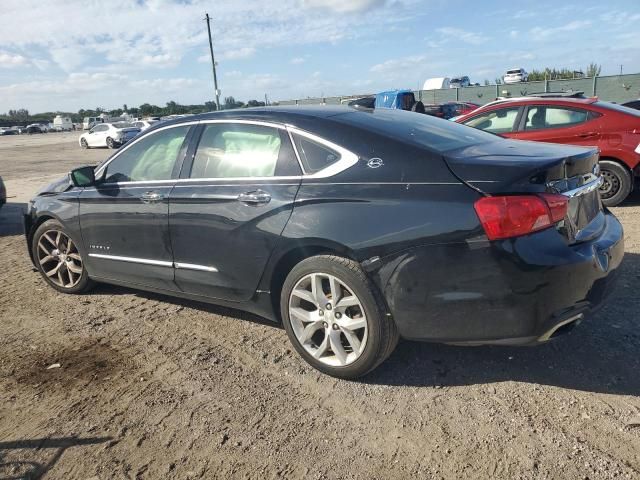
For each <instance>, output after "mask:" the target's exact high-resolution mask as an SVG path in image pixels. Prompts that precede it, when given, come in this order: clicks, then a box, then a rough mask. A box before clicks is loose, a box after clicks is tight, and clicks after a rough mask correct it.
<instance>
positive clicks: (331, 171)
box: [95, 119, 359, 185]
mask: <svg viewBox="0 0 640 480" xmlns="http://www.w3.org/2000/svg"><path fill="white" fill-rule="evenodd" d="M218 123H237V124H242V125H257V126H262V127H271V128H276V129H278V130H285V131H287V133H288V135H289V140H290V141H291V145H292V147H293V151H294V154H295V156H296V159H297V160H298V165H299V166H300V170H301V171H302V175H294V176H273V177H214V178H176V179H167V180H136V181H131V182H116V183H105V184H104V185H136V184H163V183H174V182H175V183H190V182H197V181H203V180H204V181H220V180H222V181H244V180H247V179H251V180H300V179H302V178H311V179H313V178H328V177H332V176H334V175H337V174H338V173H341V172H343V171H345V170H347V169H348V168H350V167H352V166H353V165H355V164H356V163H358V160H359V157H358V155H356V154H355V153H353V152H351V151H350V150H347V149H346V148H344V147H341V146H340V145H337V144H335V143H333V142H331V141H329V140H326V139H324V138H322V137H319V136H318V135H315V134H313V133H309V132H307V131H305V130H301V129H299V128H297V127H294V126H292V125H288V124H280V123H273V122H264V121H260V120H241V119H210V120H196V121H191V122H184V123H178V124H175V125H167V126H165V127H159V128H157V129H155V130H153V131H152V132H149V133H147V134H145V135H143V136H141V137H140V138H137V139H135V140H133V141H131V142H129V143H127V144H126V145H125V146H124V147H121V149H120V150H118V152H117V153H116V154H115V155H114V156H113V157H111V158H110V159H109V160H107V161H106V162H105V163H104V164H102V165H100V168H99V169H98V170H97V171H96V173H95V176H96V178H100V176H101V175H102V174H103V173H104V171H105V170H106V168H107V167H108V166H109V164H110V163H111V162H113V161H114V160H116V159H117V158H119V157H120V155H122V154H123V153H124V152H126V151H127V150H128V149H129V148H131V147H133V146H134V145H135V144H137V143H138V142H140V141H142V140H143V139H146V138H147V137H149V136H150V135H155V134H156V133H158V132H162V131H164V130H168V129H170V128H179V127H185V126H192V125H208V124H218ZM293 134H296V135H300V136H301V137H305V138H308V139H309V140H312V141H314V142H316V143H319V144H320V145H323V146H325V147H327V148H330V149H331V150H335V151H336V152H337V153H339V154H340V160H338V161H337V162H335V163H332V164H331V165H329V166H328V167H326V168H323V169H322V170H319V171H317V172H316V173H312V174H309V173H306V172H305V170H304V166H303V164H302V160H301V159H300V154H299V152H298V149H297V147H296V144H295V142H294V139H293Z"/></svg>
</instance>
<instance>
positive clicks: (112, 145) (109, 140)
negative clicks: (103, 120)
mask: <svg viewBox="0 0 640 480" xmlns="http://www.w3.org/2000/svg"><path fill="white" fill-rule="evenodd" d="M107 147H109V148H111V149H114V148H116V142H114V141H113V138H111V137H107Z"/></svg>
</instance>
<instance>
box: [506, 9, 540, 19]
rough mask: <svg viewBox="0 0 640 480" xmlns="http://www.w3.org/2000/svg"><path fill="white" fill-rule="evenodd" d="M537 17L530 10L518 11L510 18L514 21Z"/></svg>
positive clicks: (535, 13)
mask: <svg viewBox="0 0 640 480" xmlns="http://www.w3.org/2000/svg"><path fill="white" fill-rule="evenodd" d="M537 16H538V14H537V12H534V11H532V10H518V11H517V12H516V13H514V14H513V16H512V17H511V18H514V19H516V20H522V19H525V18H533V17H537Z"/></svg>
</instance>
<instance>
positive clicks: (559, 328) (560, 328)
mask: <svg viewBox="0 0 640 480" xmlns="http://www.w3.org/2000/svg"><path fill="white" fill-rule="evenodd" d="M583 318H584V314H583V313H579V314H577V315H574V316H573V317H570V318H567V319H566V320H563V321H562V322H560V323H558V324H556V325H554V326H553V327H552V328H551V329H549V330H548V331H547V332H545V333H544V334H543V335H542V336H541V337H540V338H539V339H538V341H539V342H546V341H548V340H551V339H552V338H556V337H560V336H561V335H564V334H566V333H569V332H570V331H571V330H573V328H574V327H575V326H576V325H578V324H579V323H580V322H581V321H582V319H583Z"/></svg>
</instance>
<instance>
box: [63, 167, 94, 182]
mask: <svg viewBox="0 0 640 480" xmlns="http://www.w3.org/2000/svg"><path fill="white" fill-rule="evenodd" d="M69 178H70V179H71V183H73V185H74V186H76V187H92V186H94V185H95V184H96V173H95V170H94V168H93V167H80V168H76V169H73V170H71V172H70V173H69Z"/></svg>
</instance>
